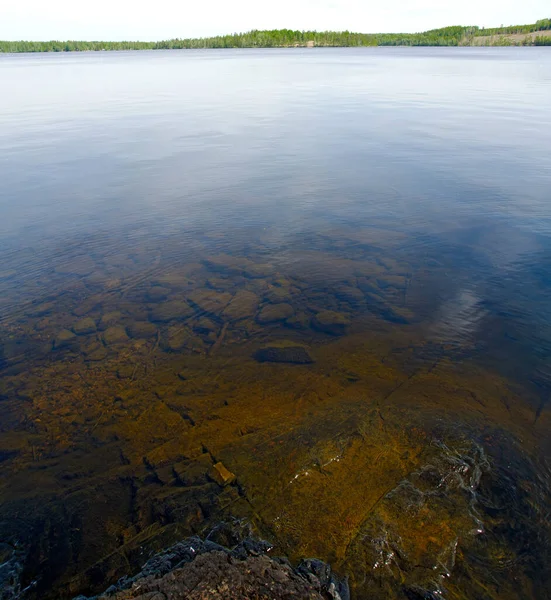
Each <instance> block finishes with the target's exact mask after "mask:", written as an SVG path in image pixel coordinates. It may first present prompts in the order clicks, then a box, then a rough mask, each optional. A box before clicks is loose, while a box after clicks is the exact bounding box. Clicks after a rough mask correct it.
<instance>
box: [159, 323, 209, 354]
mask: <svg viewBox="0 0 551 600" xmlns="http://www.w3.org/2000/svg"><path fill="white" fill-rule="evenodd" d="M163 347H164V348H165V349H166V350H169V351H171V352H179V351H181V350H186V349H187V350H192V351H194V352H199V353H200V354H205V353H206V351H207V346H206V345H205V342H204V341H203V340H202V339H201V338H200V337H199V336H198V335H195V334H194V333H193V332H192V331H191V330H190V329H188V328H187V327H182V326H178V325H174V326H172V327H170V328H169V329H168V335H167V338H166V340H165V341H163Z"/></svg>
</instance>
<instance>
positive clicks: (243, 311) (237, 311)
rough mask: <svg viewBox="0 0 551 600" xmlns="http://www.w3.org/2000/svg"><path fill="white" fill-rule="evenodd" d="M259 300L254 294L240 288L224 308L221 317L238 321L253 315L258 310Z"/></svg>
mask: <svg viewBox="0 0 551 600" xmlns="http://www.w3.org/2000/svg"><path fill="white" fill-rule="evenodd" d="M259 302H260V300H259V298H258V296H257V295H256V294H254V293H253V292H249V291H247V290H241V291H239V292H237V294H236V295H235V296H234V297H233V299H232V301H231V302H230V303H229V304H228V306H227V307H226V308H225V309H224V312H223V313H222V314H223V317H224V318H225V319H228V320H229V321H239V320H241V319H248V318H250V317H253V316H254V315H255V314H256V311H257V310H258V304H259Z"/></svg>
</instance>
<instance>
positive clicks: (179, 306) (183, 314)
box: [149, 300, 195, 323]
mask: <svg viewBox="0 0 551 600" xmlns="http://www.w3.org/2000/svg"><path fill="white" fill-rule="evenodd" d="M194 312H195V311H194V310H193V308H191V306H190V305H189V304H188V303H187V302H184V301H183V300H171V301H170V302H162V303H161V304H156V305H154V306H153V307H152V308H151V311H150V313H149V319H150V320H151V321H153V322H154V323H156V322H159V323H168V322H169V321H176V320H178V319H180V320H181V319H187V318H188V317H191V315H193V314H194Z"/></svg>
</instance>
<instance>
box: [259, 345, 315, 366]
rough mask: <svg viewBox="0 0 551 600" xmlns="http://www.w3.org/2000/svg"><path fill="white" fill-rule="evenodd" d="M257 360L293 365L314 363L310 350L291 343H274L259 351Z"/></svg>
mask: <svg viewBox="0 0 551 600" xmlns="http://www.w3.org/2000/svg"><path fill="white" fill-rule="evenodd" d="M254 357H255V359H256V360H257V361H258V362H275V363H291V364H296V365H307V364H310V363H313V362H314V361H313V359H312V357H311V356H310V354H309V352H308V349H307V348H306V347H305V346H301V345H300V344H296V343H295V342H290V341H286V340H284V341H280V342H274V343H273V344H270V345H269V346H265V347H264V348H260V350H257V351H256V353H255V355H254Z"/></svg>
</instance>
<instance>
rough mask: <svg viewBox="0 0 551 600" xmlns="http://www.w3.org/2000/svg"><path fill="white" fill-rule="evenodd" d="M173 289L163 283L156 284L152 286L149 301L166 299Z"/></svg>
mask: <svg viewBox="0 0 551 600" xmlns="http://www.w3.org/2000/svg"><path fill="white" fill-rule="evenodd" d="M170 292H171V290H170V289H169V288H167V287H163V286H162V285H154V286H152V287H151V288H150V289H149V290H148V292H147V294H146V299H147V301H148V302H162V301H163V300H166V299H167V297H168V296H169V295H170Z"/></svg>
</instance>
